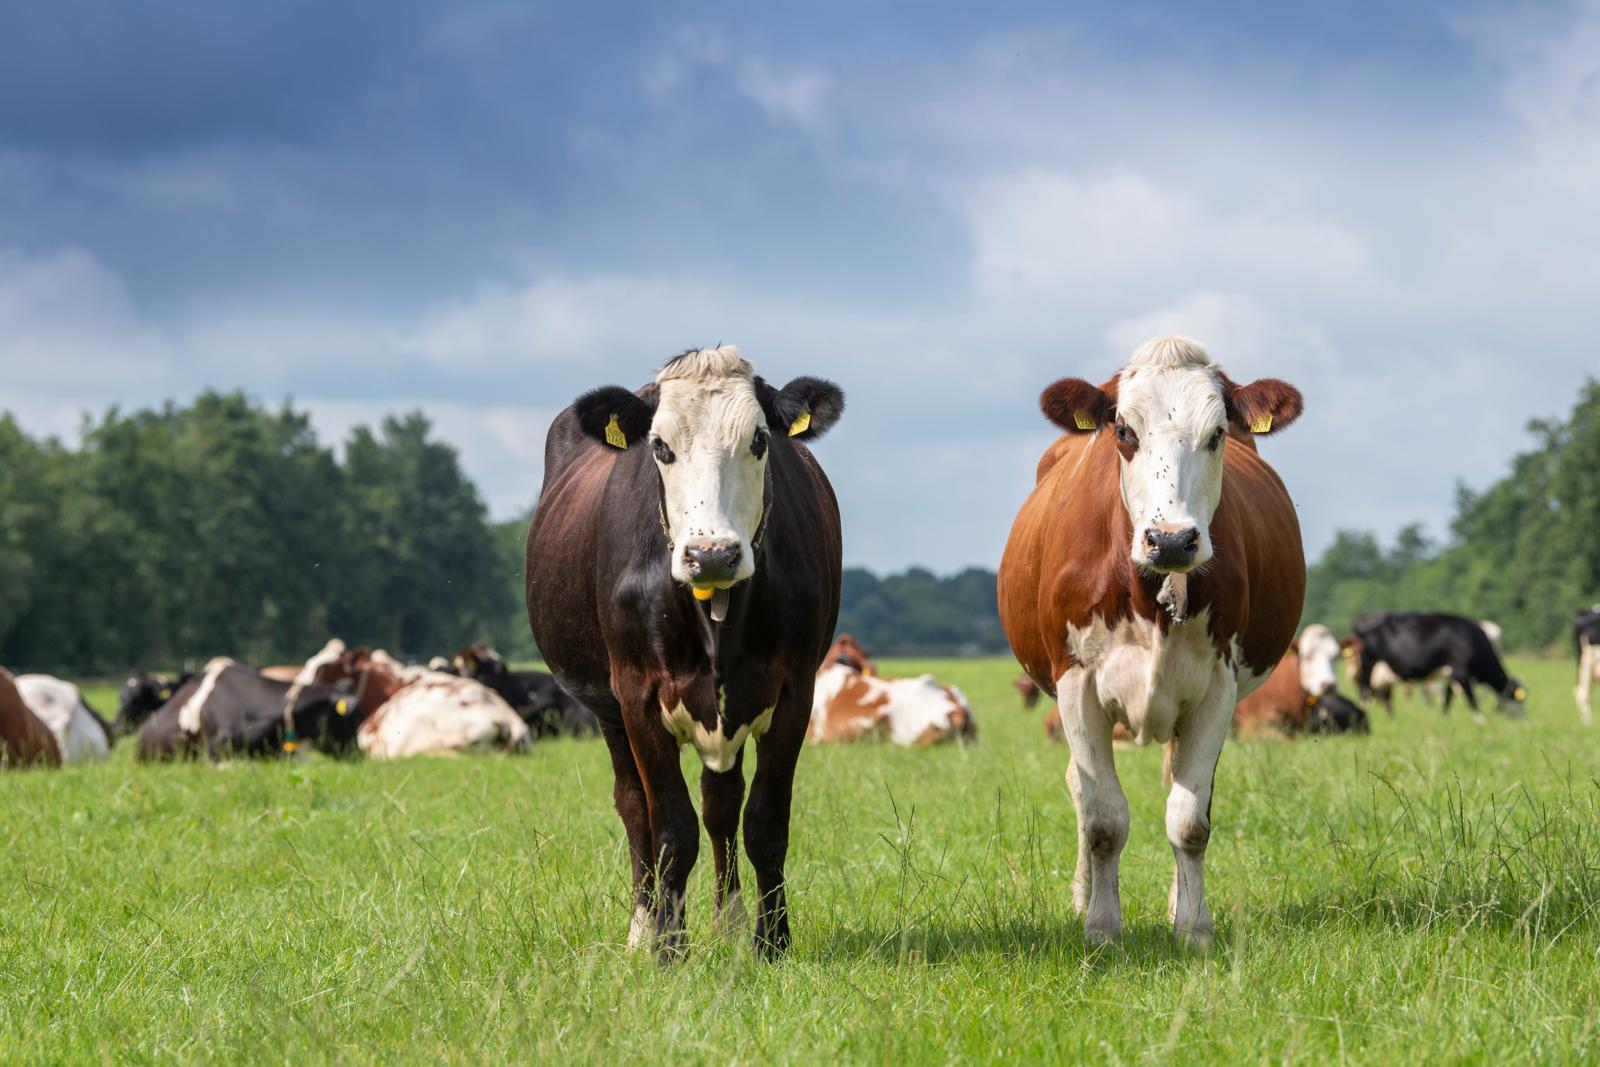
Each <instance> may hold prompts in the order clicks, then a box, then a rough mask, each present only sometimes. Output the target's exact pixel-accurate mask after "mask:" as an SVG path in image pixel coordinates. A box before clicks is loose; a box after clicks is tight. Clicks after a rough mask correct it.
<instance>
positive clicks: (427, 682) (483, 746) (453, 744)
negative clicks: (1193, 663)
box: [0, 604, 1600, 767]
mask: <svg viewBox="0 0 1600 1067" xmlns="http://www.w3.org/2000/svg"><path fill="white" fill-rule="evenodd" d="M1572 632H1573V645H1574V648H1575V650H1576V651H1577V654H1578V682H1577V686H1576V688H1575V689H1574V697H1575V699H1576V701H1577V704H1578V709H1579V714H1580V716H1581V717H1582V720H1583V722H1584V723H1589V722H1591V721H1592V716H1593V712H1592V708H1591V691H1592V687H1593V684H1594V683H1595V682H1596V681H1600V604H1596V605H1594V606H1593V607H1592V608H1588V609H1586V610H1583V611H1579V612H1578V613H1577V614H1575V615H1574V616H1573V624H1572ZM1341 661H1342V662H1343V663H1344V666H1345V671H1346V678H1347V683H1348V684H1349V685H1351V686H1352V687H1353V688H1354V690H1355V693H1356V696H1357V700H1356V701H1353V700H1351V699H1349V698H1347V697H1346V696H1344V695H1343V694H1342V693H1340V692H1339V675H1338V667H1339V664H1340V662H1341ZM1480 685H1481V686H1486V687H1488V688H1489V689H1490V690H1491V691H1493V692H1494V694H1495V697H1496V702H1497V707H1498V709H1499V710H1500V711H1501V712H1503V713H1504V714H1506V715H1508V716H1511V717H1513V718H1520V717H1522V716H1523V715H1524V714H1525V710H1524V704H1525V701H1526V698H1527V691H1526V689H1525V688H1524V686H1523V684H1522V683H1521V681H1519V680H1518V679H1516V678H1513V677H1511V676H1510V675H1509V674H1508V673H1507V672H1506V670H1505V667H1504V665H1503V663H1502V661H1501V656H1500V627H1499V626H1498V625H1496V624H1495V623H1494V622H1492V621H1490V620H1488V619H1478V620H1474V619H1467V618H1463V617H1461V616H1456V615H1446V614H1418V613H1404V612H1369V613H1367V614H1365V615H1362V616H1360V617H1358V618H1357V619H1356V620H1355V622H1354V623H1353V625H1352V626H1351V632H1350V634H1349V635H1348V636H1345V637H1343V638H1339V637H1336V636H1335V635H1334V634H1333V632H1332V631H1331V630H1329V629H1328V628H1327V627H1326V626H1323V625H1321V624H1320V623H1313V624H1312V625H1310V626H1307V627H1306V628H1305V629H1304V630H1302V631H1301V632H1300V635H1299V637H1298V638H1297V639H1296V640H1295V643H1294V645H1293V646H1292V647H1291V648H1290V649H1289V651H1288V652H1287V653H1285V654H1284V657H1283V659H1282V660H1281V661H1280V662H1279V663H1278V666H1277V668H1276V669H1274V670H1273V672H1272V674H1271V675H1269V676H1268V678H1267V680H1266V681H1265V682H1264V683H1263V684H1262V685H1261V687H1260V688H1259V689H1257V690H1256V691H1255V692H1253V693H1251V694H1250V695H1249V696H1247V697H1245V698H1244V699H1243V700H1241V701H1239V703H1238V705H1237V707H1236V708H1235V710H1234V718H1233V732H1234V734H1235V735H1236V736H1239V737H1243V738H1251V739H1279V740H1287V739H1290V738H1293V737H1295V736H1298V735H1301V734H1307V735H1329V734H1346V733H1351V734H1366V733H1370V732H1371V729H1372V727H1371V720H1370V718H1369V717H1368V714H1367V710H1366V709H1367V708H1368V707H1371V706H1373V705H1375V704H1376V705H1379V706H1381V707H1383V708H1384V710H1385V711H1387V712H1388V713H1389V714H1390V715H1391V716H1392V715H1393V714H1394V699H1395V691H1396V690H1397V689H1401V688H1404V689H1405V690H1406V691H1407V692H1408V693H1413V694H1415V695H1416V696H1417V697H1418V698H1419V699H1420V700H1421V701H1422V702H1423V703H1425V704H1441V705H1442V710H1443V711H1444V712H1445V713H1448V712H1449V711H1450V707H1451V703H1452V700H1453V698H1454V697H1455V695H1456V694H1458V693H1459V694H1460V695H1461V696H1462V697H1463V698H1464V699H1465V700H1466V701H1467V703H1468V706H1469V707H1471V708H1472V710H1473V712H1474V714H1477V713H1478V710H1479V709H1478V702H1477V695H1476V687H1477V686H1480ZM1016 689H1017V693H1018V695H1019V696H1020V698H1021V700H1022V706H1023V707H1024V708H1025V709H1034V708H1036V707H1037V706H1038V704H1039V700H1040V698H1041V697H1042V696H1043V695H1044V694H1043V693H1042V692H1041V691H1040V689H1039V687H1038V686H1037V685H1035V684H1034V683H1033V681H1032V679H1030V678H1028V677H1027V676H1026V675H1022V676H1020V677H1019V678H1018V679H1017V681H1016ZM1357 701H1359V703H1358V702H1357ZM1044 731H1045V734H1046V736H1047V737H1049V738H1050V739H1051V740H1053V741H1064V740H1065V736H1064V734H1063V731H1062V726H1061V710H1060V708H1059V707H1056V706H1055V705H1053V704H1052V706H1051V707H1050V708H1049V710H1048V711H1047V712H1046V714H1045V719H1044ZM599 732H600V728H599V723H598V722H597V721H596V720H595V717H594V713H593V712H591V711H590V710H589V709H588V708H586V707H584V706H583V705H582V704H580V703H578V702H577V701H576V700H574V699H573V698H572V697H571V696H570V695H569V694H568V693H567V692H566V691H565V690H564V689H562V688H561V686H560V684H559V683H557V681H556V679H555V678H554V677H553V676H551V675H550V674H547V673H545V672H544V671H537V670H512V669H511V668H510V667H509V666H508V665H507V663H506V661H505V660H504V658H502V657H501V656H500V654H499V653H498V652H496V651H495V650H494V649H493V648H491V647H490V646H489V645H488V643H486V642H483V641H478V642H476V643H474V644H471V645H467V646H464V647H462V648H461V649H460V650H459V651H458V652H457V653H456V654H455V656H453V657H444V656H436V657H434V658H433V659H432V660H430V661H429V662H428V664H427V665H426V666H425V667H422V666H415V665H411V666H408V665H405V664H402V663H399V662H397V661H396V660H395V659H394V658H393V657H391V656H389V655H388V654H386V653H385V652H383V651H382V650H381V649H379V650H374V651H369V650H367V649H365V648H355V649H348V648H346V647H345V646H344V644H343V642H340V641H338V640H334V641H330V642H329V643H328V645H327V647H325V648H324V649H323V650H322V651H321V652H319V653H317V655H315V656H313V657H312V658H311V659H310V660H308V661H307V663H306V664H304V665H303V666H298V667H297V666H272V667H263V668H260V669H252V668H250V667H247V666H245V665H243V664H240V663H238V662H236V661H234V660H231V659H216V660H212V661H211V662H210V663H208V664H207V665H206V666H205V668H203V669H202V670H200V671H198V672H190V673H183V674H178V675H163V674H147V673H145V672H144V671H135V672H134V673H133V674H132V675H131V676H130V677H129V678H128V679H127V681H126V682H124V683H123V686H122V690H121V693H120V699H119V706H118V710H117V715H116V717H115V718H114V719H109V720H108V719H106V718H104V717H102V716H101V715H100V714H99V713H98V712H97V711H96V710H95V709H94V708H92V707H91V706H90V705H89V703H88V702H87V701H86V700H85V699H84V697H83V695H82V693H81V692H79V690H78V687H77V686H75V685H73V684H72V683H71V682H67V681H64V680H62V679H59V678H55V677H52V676H50V675H44V674H24V675H21V676H14V675H12V674H11V673H10V672H8V671H6V670H5V669H4V668H0V744H3V749H0V762H3V764H4V765H5V766H10V767H25V766H33V765H50V766H54V765H59V764H63V763H65V764H72V763H84V762H91V761H94V760H97V759H101V758H104V757H105V756H106V755H108V754H109V752H110V751H111V749H112V748H113V747H114V746H115V744H116V742H117V740H118V739H119V738H121V737H125V736H135V737H136V739H137V740H136V754H137V756H138V758H139V759H140V760H144V761H163V760H173V759H195V758H208V759H212V760H223V759H230V758H235V757H261V756H275V755H280V754H285V753H288V754H293V753H294V752H296V751H297V750H298V749H299V748H300V747H302V746H310V747H312V748H315V749H317V750H318V751H321V752H322V753H324V754H325V755H329V756H335V757H343V756H349V755H353V754H355V753H362V754H365V755H367V756H368V757H370V758H373V759H398V758H402V757H407V756H419V755H444V754H458V753H466V752H516V751H520V750H522V749H525V748H526V747H527V746H528V745H529V744H531V743H532V742H534V741H536V740H539V739H542V738H555V737H580V738H581V737H597V736H599ZM977 736H978V725H977V719H976V717H975V716H974V714H973V710H972V705H971V703H970V702H969V701H968V699H967V696H966V694H965V693H963V692H962V691H961V690H960V689H959V688H957V687H955V686H951V685H944V684H941V683H940V682H938V681H937V680H936V679H935V678H934V677H933V675H931V674H922V675H920V676H917V677H914V678H886V677H884V676H883V675H882V674H881V673H880V672H879V670H878V666H877V664H876V662H874V660H873V658H872V656H871V655H870V654H869V653H868V652H867V651H866V650H865V649H863V648H862V647H861V645H860V644H859V643H858V642H857V641H856V639H855V638H854V637H852V636H851V635H849V634H840V635H839V637H838V638H837V639H836V640H835V641H834V643H833V645H832V647H830V648H829V650H828V654H827V656H826V657H825V658H824V659H823V662H822V667H821V669H819V670H818V672H817V684H816V691H815V695H814V697H813V700H812V713H811V723H810V727H809V730H808V732H807V738H808V739H809V740H810V741H812V742H813V743H816V744H836V743H841V742H855V741H885V742H889V743H893V744H896V745H900V746H904V747H915V748H926V747H928V746H931V745H936V744H940V743H943V742H947V741H955V742H962V743H964V742H970V741H975V740H976V739H977ZM1115 736H1116V739H1117V740H1118V741H1126V740H1129V737H1128V735H1127V732H1126V730H1124V729H1123V728H1121V727H1120V726H1119V727H1118V730H1117V733H1116V735H1115Z"/></svg>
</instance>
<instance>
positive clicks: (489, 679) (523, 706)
mask: <svg viewBox="0 0 1600 1067" xmlns="http://www.w3.org/2000/svg"><path fill="white" fill-rule="evenodd" d="M430 666H431V664H430ZM450 666H451V667H452V668H453V670H452V671H451V672H450V673H454V674H460V675H462V676H463V677H466V678H472V679H474V680H475V681H478V682H481V683H483V684H484V685H486V686H488V687H489V688H490V689H493V690H494V691H495V692H496V693H498V694H500V697H501V699H503V700H504V701H505V702H506V703H507V704H510V705H511V707H512V708H513V709H515V711H516V713H517V715H519V716H520V717H521V718H522V721H523V722H524V723H526V724H527V726H528V729H529V730H531V731H533V736H534V737H536V738H541V737H593V736H594V735H596V734H598V733H599V732H600V721H599V720H598V719H596V718H595V717H594V712H592V711H590V710H589V709H588V708H586V707H584V706H583V705H582V704H580V703H578V701H576V700H574V699H573V698H572V696H571V695H570V694H568V692H567V691H566V690H565V689H562V688H561V683H560V682H557V681H556V679H555V676H554V675H550V674H546V673H545V672H544V671H514V670H512V669H511V668H510V667H509V666H507V665H506V661H505V659H504V658H503V657H502V656H501V655H500V653H498V652H496V651H495V650H494V649H493V648H491V647H490V646H489V644H488V643H487V642H485V641H478V642H475V643H473V644H471V645H468V646H467V647H465V648H463V649H462V650H461V651H460V652H457V653H456V658H455V659H454V660H453V661H451V663H450Z"/></svg>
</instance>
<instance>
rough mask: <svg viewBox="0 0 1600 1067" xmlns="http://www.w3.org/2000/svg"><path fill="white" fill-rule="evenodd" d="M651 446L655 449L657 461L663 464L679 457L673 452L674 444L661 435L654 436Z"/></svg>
mask: <svg viewBox="0 0 1600 1067" xmlns="http://www.w3.org/2000/svg"><path fill="white" fill-rule="evenodd" d="M650 447H652V448H654V449H655V452H656V462H657V463H660V464H662V465H663V466H665V465H666V464H668V463H671V462H672V461H673V460H675V459H677V458H678V457H677V456H675V455H673V454H672V446H671V445H669V444H667V443H666V442H665V441H663V440H662V439H661V438H659V437H653V438H651V439H650Z"/></svg>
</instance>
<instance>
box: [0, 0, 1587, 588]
mask: <svg viewBox="0 0 1600 1067" xmlns="http://www.w3.org/2000/svg"><path fill="white" fill-rule="evenodd" d="M1110 7H1112V5H1094V6H1093V8H1091V6H1090V5H1063V4H1060V3H1037V4H1030V3H1018V4H1000V3H994V4H984V5H975V4H956V3H926V2H920V3H911V2H883V3H870V4H869V3H860V2H859V0H849V2H835V0H823V2H820V3H814V4H806V5H742V4H728V3H719V4H704V5H701V4H695V3H674V4H671V5H666V4H653V3H638V4H617V3H604V2H588V3H570V4H567V3H562V4H556V3H547V4H516V3H499V2H489V3H450V4H441V3H419V2H413V0H383V2H381V3H377V2H347V3H340V4H326V3H310V2H300V0H281V2H270V3H257V4H216V3H213V2H208V0H146V2H143V3H140V4H109V3H105V2H104V0H55V2H53V3H50V4H29V5H20V4H13V5H5V6H4V7H0V409H3V410H9V411H11V412H13V413H14V414H15V415H16V417H17V418H18V419H19V420H20V421H21V423H22V424H23V425H24V426H25V427H26V428H28V429H29V430H30V431H31V432H34V433H37V434H41V435H42V434H52V435H58V436H60V437H61V438H62V439H63V440H65V441H67V442H69V443H71V442H74V441H75V440H76V437H77V433H78V428H79V427H80V425H81V421H82V418H83V413H84V412H86V411H87V412H93V413H96V414H99V413H103V412H104V411H105V410H107V409H108V408H110V407H111V406H113V405H117V406H120V407H121V408H123V409H128V408H131V407H137V406H140V405H146V404H155V403H159V402H160V401H162V400H164V399H166V398H177V399H180V400H187V399H189V398H192V397H193V396H194V395H195V394H196V393H198V392H199V391H201V390H203V389H208V388H212V389H223V390H231V389H243V390H245V391H246V392H248V393H249V394H250V395H252V396H254V397H256V398H258V399H259V400H261V401H262V402H263V403H267V404H272V405H276V404H279V403H282V402H283V401H285V400H288V399H292V400H293V402H294V403H295V405H296V406H298V407H301V408H303V409H305V410H307V411H309V412H310V413H311V415H312V417H313V419H314V421H315V423H316V425H317V427H318V429H319V431H320V432H321V433H322V434H323V435H324V437H325V439H328V440H330V441H337V440H339V439H342V438H343V436H344V435H345V434H346V433H347V432H348V431H349V429H350V428H351V427H353V426H355V425H357V424H362V423H365V424H375V423H376V422H378V421H379V420H381V418H382V417H383V415H384V414H385V413H389V412H396V411H404V410H411V409H421V410H422V411H424V412H426V413H427V414H428V415H429V416H430V417H431V418H432V419H433V420H434V424H435V427H436V430H437V433H438V434H439V436H441V437H442V438H444V439H446V440H448V441H450V442H451V443H452V444H454V445H455V446H456V447H457V448H458V449H459V451H460V454H461V457H462V462H463V464H464V466H465V468H466V470H467V471H468V473H469V474H470V475H471V476H472V477H473V479H474V480H475V481H476V482H477V483H478V485H479V487H480V489H481V490H482V492H483V494H484V497H485V499H486V501H487V503H488V504H489V507H490V510H491V512H492V514H494V515H495V516H496V517H508V516H511V515H514V514H516V513H518V512H520V511H522V510H524V509H526V508H527V507H528V506H530V505H531V504H532V503H533V501H534V500H535V499H536V497H537V495H538V488H539V483H540V478H541V453H542V448H543V441H544V436H545V432H546V430H547V428H548V426H549V423H550V420H551V419H552V417H553V416H554V415H556V414H557V413H558V412H559V411H560V410H561V409H562V408H563V407H565V406H566V405H567V404H568V403H570V402H571V401H572V400H573V399H574V398H575V397H576V396H577V395H578V394H580V393H582V392H584V391H586V390H587V389H589V388H592V387H594V386H597V385H603V384H609V383H618V384H624V385H629V386H638V385H640V384H643V383H644V382H646V381H648V380H649V379H650V378H651V376H652V374H653V372H654V369H655V368H656V367H657V366H658V365H659V364H660V363H661V362H662V361H663V360H665V359H666V358H667V357H669V356H671V355H673V354H675V353H677V352H679V351H682V350H683V349H685V348H689V347H700V346H710V345H715V344H718V343H736V344H738V345H739V346H740V348H741V350H742V351H743V352H744V354H745V355H746V356H747V357H748V358H750V359H751V361H752V362H753V363H754V364H755V365H756V369H757V371H758V372H759V373H761V374H763V375H764V376H765V377H767V378H769V379H771V380H773V381H775V382H780V383H781V382H783V381H787V380H788V379H789V378H792V377H795V376H798V375H802V374H811V375H820V376H824V377H828V378H832V379H834V380H836V381H837V382H839V383H840V385H841V386H842V387H843V388H844V390H845V392H846V395H847V397H848V401H849V407H848V410H847V412H846V414H845V416H844V418H843V420H842V421H841V422H840V424H839V426H838V427H837V428H836V429H835V430H834V431H833V433H831V434H830V435H829V436H828V437H827V438H826V439H825V440H823V441H822V442H821V443H819V444H818V446H817V453H818V455H819V457H820V458H821V460H822V463H823V465H824V467H825V468H826V469H827V471H828V472H829V475H830V477H831V478H832V480H833V482H834V484H835V486H836V488H837V490H838V493H839V497H840V502H841V505H842V508H843V512H844V521H845V555H846V561H847V562H848V563H851V564H856V565H864V566H870V567H873V568H876V569H879V570H898V569H901V568H904V567H906V566H909V565H914V564H915V565H923V566H928V567H931V568H933V569H935V570H937V571H941V572H946V571H952V570H955V569H958V568H960V567H963V566H966V565H969V564H978V565H984V566H994V565H995V564H996V563H997V562H998V560H999V556H1000V552H1001V549H1002V548H1003V546H1004V543H1005V537H1006V533H1007V531H1008V530H1009V527H1010V523H1011V520H1012V518H1013V516H1014V515H1015V514H1016V510H1017V507H1018V506H1019V504H1020V503H1021V502H1022V500H1023V499H1024V498H1025V496H1026V495H1027V493H1028V491H1029V489H1030V488H1031V483H1032V471H1033V467H1034V463H1035V461H1036V459H1037V457H1038V455H1039V454H1040V452H1041V451H1042V450H1043V449H1044V447H1045V446H1046V445H1047V444H1048V442H1049V441H1050V440H1051V439H1052V437H1053V436H1054V434H1053V432H1052V430H1051V428H1050V427H1049V425H1048V424H1047V423H1046V422H1045V421H1044V419H1043V417H1042V416H1041V415H1040V414H1039V411H1038V396H1039V393H1040V391H1041V390H1042V389H1043V388H1044V387H1045V386H1046V385H1048V384H1049V383H1050V382H1051V381H1053V380H1055V379H1056V378H1059V377H1063V376H1074V377H1087V378H1091V379H1093V380H1096V381H1099V380H1103V379H1105V378H1108V377H1110V376H1111V375H1112V374H1113V373H1115V372H1116V370H1117V369H1118V368H1119V367H1120V366H1121V365H1122V363H1123V362H1124V361H1125V360H1126V358H1127V356H1128V355H1129V354H1130V353H1131V352H1132V350H1133V349H1134V348H1135V347H1136V346H1137V345H1138V344H1139V342H1141V341H1142V340H1144V339H1145V338H1147V337H1149V336H1152V335H1155V334H1160V333H1184V334H1188V335H1190V336H1193V337H1195V338H1198V339H1199V340H1201V341H1202V342H1203V343H1205V344H1206V345H1207V347H1208V348H1209V349H1210V350H1211V352H1212V354H1213V356H1214V357H1215V358H1216V359H1217V360H1218V361H1219V362H1220V363H1221V364H1222V365H1223V366H1224V367H1225V368H1226V369H1227V370H1228V372H1229V373H1230V375H1231V376H1232V377H1234V378H1235V379H1238V380H1241V381H1242V380H1246V379H1251V378H1255V377H1260V376H1272V377H1278V378H1284V379H1286V380H1288V381H1290V382H1293V383H1294V384H1296V385H1297V386H1299V387H1300V389H1301V390H1302V391H1303V392H1304V394H1305V396H1306V414H1305V416H1304V417H1303V418H1302V419H1301V420H1300V422H1299V423H1297V424H1296V425H1295V426H1293V427H1291V428H1290V429H1288V430H1286V431H1284V432H1283V433H1282V434H1281V435H1279V436H1276V437H1274V438H1272V439H1271V440H1270V441H1268V442H1267V443H1266V444H1265V445H1264V447H1263V453H1264V455H1265V456H1266V457H1267V458H1268V459H1269V461H1271V462H1272V463H1273V464H1274V465H1275V466H1276V467H1277V469H1278V470H1279V473H1280V474H1281V475H1282V476H1283V478H1284V480H1285V482H1286V483H1287V485H1288V486H1289V489H1290V491H1291V494H1292V495H1293V496H1294V498H1295V501H1296V504H1297V506H1298V507H1299V509H1300V516H1301V522H1302V526H1303V529H1304V532H1305V539H1306V544H1307V550H1308V552H1309V553H1310V554H1312V555H1313V556H1314V555H1315V554H1316V553H1318V552H1320V550H1321V549H1322V548H1323V547H1325V546H1326V545H1327V544H1328V543H1329V541H1330V540H1331V539H1332V537H1333V534H1334V532H1335V531H1336V530H1338V529H1342V528H1354V529H1371V530H1374V531H1377V532H1378V533H1380V534H1381V535H1384V536H1388V535H1391V534H1392V533H1393V532H1394V531H1395V530H1397V529H1398V528H1399V527H1401V526H1403V525H1405V524H1407V523H1411V522H1422V523H1424V524H1426V525H1427V526H1428V527H1429V529H1430V530H1431V531H1432V532H1433V533H1434V534H1435V536H1440V535H1443V534H1444V533H1445V531H1446V529H1447V525H1448V522H1449V519H1450V516H1451V514H1452V511H1453V502H1454V499H1455V493H1456V486H1457V485H1458V484H1460V483H1465V484H1467V485H1469V486H1477V487H1481V486H1484V485H1487V484H1488V483H1490V482H1492V481H1493V480H1495V479H1496V478H1497V477H1499V476H1500V475H1501V474H1502V473H1504V470H1505V466H1506V462H1507V460H1508V459H1509V457H1510V456H1511V455H1513V454H1514V453H1515V452H1516V451H1518V450H1519V449H1521V448H1524V447H1526V446H1527V444H1528V439H1527V438H1526V436H1525V435H1524V432H1523V426H1524V425H1525V423H1526V422H1527V420H1529V419H1530V418H1535V417H1548V416H1552V415H1557V416H1559V415H1564V414H1565V413H1566V412H1567V411H1568V410H1569V408H1570V406H1571V403H1572V400H1573V397H1574V394H1575V391H1576V390H1577V388H1578V387H1579V386H1580V385H1581V383H1582V382H1583V381H1584V379H1585V377H1586V376H1588V375H1600V345H1597V344H1596V335H1597V327H1600V321H1597V320H1600V3H1597V2H1586V3H1578V4H1565V3H1551V4H1526V3H1525V4H1518V5H1515V6H1501V5H1496V4H1491V3H1472V2H1467V3H1426V2H1418V3H1407V4H1391V3H1367V2H1354V3H1349V4H1337V5H1335V4H1329V5H1314V6H1313V5H1284V4H1278V3H1272V4H1249V3H1239V2H1232V3H1217V4H1206V5H1197V4H1193V3H1187V2H1178V3H1139V2H1134V3H1124V4H1121V5H1115V7H1116V10H1115V11H1114V12H1113V11H1110V10H1108V9H1109V8H1110Z"/></svg>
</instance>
